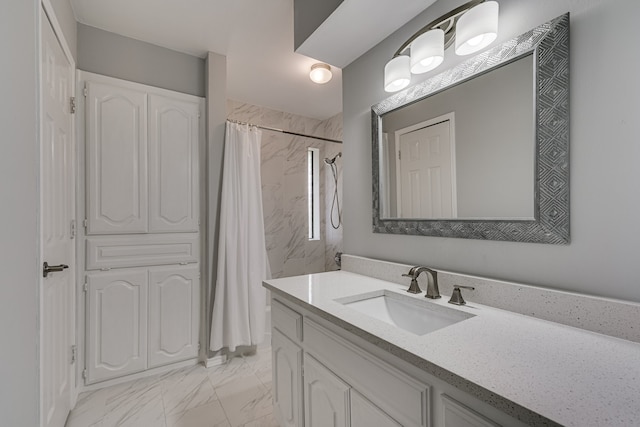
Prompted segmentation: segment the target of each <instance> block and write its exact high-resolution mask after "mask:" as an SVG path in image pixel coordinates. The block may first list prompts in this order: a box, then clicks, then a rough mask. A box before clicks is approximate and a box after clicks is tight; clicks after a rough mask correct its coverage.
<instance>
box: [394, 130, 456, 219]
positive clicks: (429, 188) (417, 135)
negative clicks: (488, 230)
mask: <svg viewBox="0 0 640 427" xmlns="http://www.w3.org/2000/svg"><path fill="white" fill-rule="evenodd" d="M400 153H401V155H400V180H401V182H402V192H401V200H402V202H401V217H402V218H453V217H454V214H455V212H454V200H455V197H456V195H455V187H454V181H453V180H452V168H453V167H454V166H453V162H454V161H455V160H454V158H453V153H452V149H451V139H450V122H449V121H444V122H441V123H438V124H435V125H431V126H428V127H425V128H422V129H418V130H415V131H413V132H409V133H405V134H403V135H401V136H400Z"/></svg>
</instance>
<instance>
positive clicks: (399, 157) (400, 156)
mask: <svg viewBox="0 0 640 427" xmlns="http://www.w3.org/2000/svg"><path fill="white" fill-rule="evenodd" d="M398 160H402V151H398Z"/></svg>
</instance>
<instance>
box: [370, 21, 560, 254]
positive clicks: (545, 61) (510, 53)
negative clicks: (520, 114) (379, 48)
mask: <svg viewBox="0 0 640 427" xmlns="http://www.w3.org/2000/svg"><path fill="white" fill-rule="evenodd" d="M528 54H533V58H534V64H535V66H534V85H535V93H534V100H535V109H534V110H535V121H536V124H535V153H536V156H535V157H536V158H535V162H536V164H535V168H534V170H535V178H534V186H535V188H534V198H535V200H534V219H533V220H511V219H507V220H500V219H495V220H494V219H491V220H456V219H442V220H441V219H438V220H413V219H408V220H407V219H386V218H381V217H380V197H379V195H380V189H379V171H380V169H379V152H378V149H379V142H380V138H381V132H382V125H381V123H382V122H381V120H382V119H381V116H382V115H383V114H385V113H388V112H391V111H393V110H396V109H398V108H400V107H402V106H405V105H408V104H411V103H414V102H416V101H419V100H421V99H423V98H426V97H428V96H430V95H432V94H435V93H437V92H440V91H442V90H444V89H446V88H448V87H450V86H454V85H457V84H459V83H461V82H463V81H465V80H468V79H470V78H472V77H474V76H477V75H479V74H483V73H486V72H487V71H489V70H491V69H493V68H496V67H499V66H501V65H504V64H506V63H508V62H511V61H514V60H516V59H518V58H520V57H522V56H525V55H528ZM371 124H372V140H373V147H372V154H373V177H372V179H373V232H374V233H391V234H408V235H421V236H440V237H458V238H466V239H482V240H502V241H514V242H533V243H551V244H568V243H569V14H568V13H567V14H565V15H562V16H559V17H558V18H556V19H554V20H552V21H549V22H547V23H545V24H542V25H540V26H539V27H537V28H534V29H533V30H531V31H529V32H527V33H524V34H522V35H520V36H518V37H515V38H513V39H511V40H509V41H506V42H504V43H502V44H501V45H500V46H496V47H494V48H492V49H490V50H487V51H485V52H483V53H481V54H479V55H477V56H475V57H474V58H471V59H470V60H468V61H465V62H463V63H461V64H459V65H457V66H455V67H454V68H451V69H450V70H447V71H445V72H443V73H441V74H439V75H437V76H434V77H432V78H431V79H429V80H426V81H424V82H422V83H420V84H417V85H415V86H413V87H410V88H408V89H405V90H403V91H402V92H398V93H397V94H395V95H393V96H391V97H389V98H387V99H385V100H384V101H382V102H380V103H379V104H376V105H374V106H373V107H371Z"/></svg>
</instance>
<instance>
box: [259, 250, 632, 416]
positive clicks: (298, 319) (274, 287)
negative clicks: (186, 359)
mask: <svg viewBox="0 0 640 427" xmlns="http://www.w3.org/2000/svg"><path fill="white" fill-rule="evenodd" d="M347 263H350V261H349V259H348V260H347ZM370 270H375V268H373V269H371V268H370ZM403 279H404V281H406V282H407V283H402V284H401V283H395V282H391V281H387V280H380V279H377V278H375V277H368V276H365V275H362V274H356V273H353V272H347V271H339V272H328V273H320V274H313V275H307V276H298V277H290V278H284V279H276V280H269V281H266V282H264V285H265V287H266V288H267V289H269V290H270V291H271V295H272V309H271V310H272V351H273V401H274V413H275V414H276V417H277V418H278V419H279V421H280V423H281V425H282V426H303V425H304V426H307V427H314V426H322V427H325V426H352V427H359V426H363V427H364V426H381V427H382V426H422V427H444V426H446V427H466V426H500V425H502V426H510V427H511V426H514V427H515V426H524V425H566V426H571V425H574V426H586V425H607V426H612V425H634V424H637V423H638V422H640V384H639V381H638V380H639V379H640V377H639V374H640V371H639V369H638V364H637V362H638V360H640V344H638V343H637V342H633V341H630V340H625V339H620V338H615V337H611V336H608V335H604V334H598V333H594V332H591V331H586V330H583V329H578V328H575V327H570V326H566V325H562V324H559V323H553V322H549V321H546V320H542V319H537V318H534V317H531V316H524V315H522V314H518V313H514V312H509V311H506V310H501V309H498V308H494V307H490V306H488V305H481V304H477V303H475V302H474V292H468V291H466V292H465V298H466V299H467V301H468V304H467V305H466V306H461V307H457V306H453V305H451V304H447V301H448V299H449V298H448V297H449V295H445V290H443V297H442V298H441V299H437V300H427V299H426V298H424V293H422V294H418V295H411V294H408V293H406V289H407V287H408V280H406V278H400V280H398V282H402V281H403ZM445 289H446V285H445ZM637 308H638V307H636V306H633V307H631V309H634V310H635V309H637ZM425 324H426V328H425ZM430 325H431V326H430Z"/></svg>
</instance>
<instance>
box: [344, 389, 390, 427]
mask: <svg viewBox="0 0 640 427" xmlns="http://www.w3.org/2000/svg"><path fill="white" fill-rule="evenodd" d="M372 426H376V427H402V426H401V425H400V424H398V423H397V422H395V421H394V420H393V418H391V417H390V416H389V415H387V414H385V413H384V412H383V411H382V409H380V408H378V407H377V406H375V405H374V404H373V403H371V402H369V401H368V400H367V399H365V398H364V397H362V395H361V394H360V393H358V392H356V391H353V390H351V427H372Z"/></svg>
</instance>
